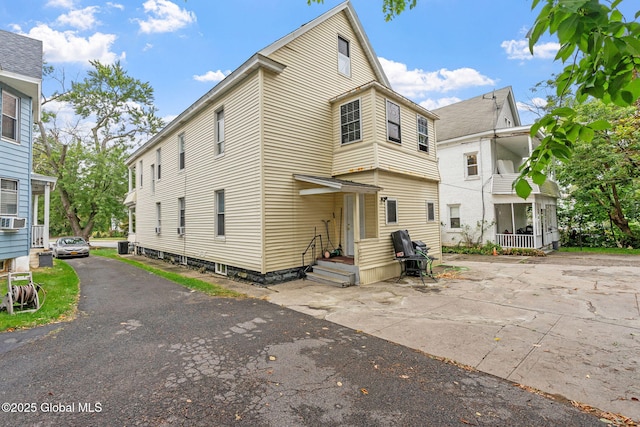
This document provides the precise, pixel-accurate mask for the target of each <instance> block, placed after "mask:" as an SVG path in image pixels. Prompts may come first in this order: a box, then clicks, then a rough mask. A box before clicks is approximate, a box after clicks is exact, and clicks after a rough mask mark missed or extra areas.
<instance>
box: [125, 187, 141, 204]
mask: <svg viewBox="0 0 640 427" xmlns="http://www.w3.org/2000/svg"><path fill="white" fill-rule="evenodd" d="M137 200H138V197H137V192H136V190H132V191H131V192H130V193H129V194H127V197H126V198H125V199H124V205H125V206H129V207H131V206H133V205H135V204H136V201H137Z"/></svg>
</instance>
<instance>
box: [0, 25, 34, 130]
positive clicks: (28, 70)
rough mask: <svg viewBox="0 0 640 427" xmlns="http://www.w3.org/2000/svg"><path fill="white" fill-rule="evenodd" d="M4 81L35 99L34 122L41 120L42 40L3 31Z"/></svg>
mask: <svg viewBox="0 0 640 427" xmlns="http://www.w3.org/2000/svg"><path fill="white" fill-rule="evenodd" d="M0 81H3V82H5V83H6V84H8V85H10V86H11V87H13V88H15V89H16V90H19V91H20V92H22V93H24V94H25V95H27V96H29V97H30V98H31V99H32V103H31V105H32V109H33V118H34V121H36V122H38V121H39V120H40V95H41V93H42V90H41V89H42V88H41V86H42V42H41V41H40V40H36V39H32V38H30V37H26V36H22V35H20V34H15V33H10V32H8V31H3V30H0Z"/></svg>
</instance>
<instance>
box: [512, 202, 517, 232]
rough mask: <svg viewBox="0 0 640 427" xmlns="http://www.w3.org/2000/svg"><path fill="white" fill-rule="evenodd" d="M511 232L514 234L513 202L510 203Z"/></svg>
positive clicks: (514, 216)
mask: <svg viewBox="0 0 640 427" xmlns="http://www.w3.org/2000/svg"><path fill="white" fill-rule="evenodd" d="M511 233H512V234H516V214H515V212H514V210H513V203H511Z"/></svg>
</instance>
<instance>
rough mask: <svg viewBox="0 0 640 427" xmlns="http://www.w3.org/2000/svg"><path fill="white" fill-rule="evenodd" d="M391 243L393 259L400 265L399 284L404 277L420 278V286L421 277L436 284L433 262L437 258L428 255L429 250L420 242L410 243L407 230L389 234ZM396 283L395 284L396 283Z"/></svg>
mask: <svg viewBox="0 0 640 427" xmlns="http://www.w3.org/2000/svg"><path fill="white" fill-rule="evenodd" d="M391 240H392V241H393V249H394V259H395V260H396V261H398V262H399V263H400V268H401V271H400V277H398V280H397V282H399V281H400V280H401V279H402V278H403V277H404V276H420V280H421V281H422V284H423V285H425V283H424V277H423V276H429V277H431V279H433V281H434V282H437V280H436V278H435V276H434V275H433V261H435V260H436V259H437V258H436V257H434V256H431V255H429V248H428V247H427V246H426V245H425V244H424V243H422V242H420V241H415V242H414V241H412V240H411V238H410V237H409V232H408V231H407V230H398V231H394V232H393V233H391ZM397 282H396V283H397Z"/></svg>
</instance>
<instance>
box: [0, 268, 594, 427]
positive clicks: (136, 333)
mask: <svg viewBox="0 0 640 427" xmlns="http://www.w3.org/2000/svg"><path fill="white" fill-rule="evenodd" d="M69 263H70V264H71V265H72V266H73V267H74V268H75V269H76V271H77V272H78V274H79V276H80V279H81V300H80V306H79V308H80V315H79V316H78V318H77V319H75V320H74V321H71V322H68V323H63V324H58V325H55V326H53V327H49V328H48V329H42V330H40V331H47V332H48V333H47V334H45V335H41V336H40V337H39V338H36V337H34V336H31V337H29V338H25V336H24V335H21V333H19V332H14V333H4V334H1V335H0V353H2V357H1V358H0V370H1V372H2V376H1V378H2V380H1V381H0V398H1V399H0V400H1V401H2V402H5V404H3V405H2V408H3V413H1V414H0V424H2V425H38V426H50V425H56V426H57V425H67V426H76V425H77V426H80V425H82V426H86V425H96V426H97V425H109V426H112V425H150V426H163V425H203V426H212V425H225V426H226V425H247V426H248V425H250V426H269V425H273V426H282V425H329V426H331V425H335V426H338V425H340V426H342V425H354V426H355V425H362V426H364V425H366V426H376V425H380V426H388V425H402V426H407V425H438V426H459V425H491V426H495V425H510V426H518V425H522V426H525V425H526V426H531V425H563V426H589V425H593V426H596V425H602V423H601V422H600V421H599V420H598V418H596V417H594V416H593V415H590V414H586V413H584V412H581V411H579V410H578V409H576V408H574V407H572V406H571V405H569V404H567V403H566V402H564V401H562V400H558V399H555V400H554V399H549V398H546V397H543V396H540V395H538V394H535V393H530V392H529V391H526V390H524V389H522V388H520V387H517V386H516V385H515V384H513V383H512V382H510V381H506V380H503V379H500V378H497V377H495V376H493V375H488V374H484V373H480V372H477V371H470V370H466V369H462V368H459V367H457V366H454V365H452V364H448V363H443V362H442V361H439V360H436V359H434V358H432V357H429V356H428V355H426V354H424V353H422V352H420V351H417V350H412V349H410V348H407V347H405V346H402V345H397V344H394V343H392V342H390V341H388V340H385V339H381V338H376V337H374V336H372V335H369V334H366V333H362V332H360V331H356V330H354V329H351V328H347V327H344V326H340V325H338V324H336V323H333V322H329V321H326V320H322V319H318V318H317V317H314V316H309V315H307V314H304V313H300V312H297V311H294V310H290V309H288V308H285V307H281V306H279V305H277V304H273V303H269V302H267V301H263V300H260V299H252V298H246V299H223V298H214V297H209V296H206V295H203V294H200V293H198V292H191V291H189V290H187V289H185V288H183V287H181V286H179V285H176V284H174V283H171V282H169V281H167V280H164V279H162V278H159V277H157V276H155V275H152V274H149V273H147V272H145V271H143V270H140V269H137V268H134V267H131V266H129V265H127V264H124V263H121V262H118V261H115V260H111V259H105V258H100V257H91V258H88V259H78V260H71V261H69ZM283 289H284V288H283ZM363 289H364V288H363ZM265 291H266V292H271V293H272V294H275V293H276V292H274V291H269V290H265ZM419 294H420V295H425V294H422V293H419ZM51 328H53V330H52V329H51ZM7 404H8V405H7Z"/></svg>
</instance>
